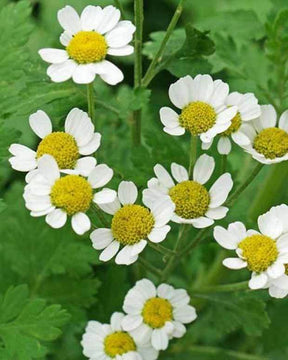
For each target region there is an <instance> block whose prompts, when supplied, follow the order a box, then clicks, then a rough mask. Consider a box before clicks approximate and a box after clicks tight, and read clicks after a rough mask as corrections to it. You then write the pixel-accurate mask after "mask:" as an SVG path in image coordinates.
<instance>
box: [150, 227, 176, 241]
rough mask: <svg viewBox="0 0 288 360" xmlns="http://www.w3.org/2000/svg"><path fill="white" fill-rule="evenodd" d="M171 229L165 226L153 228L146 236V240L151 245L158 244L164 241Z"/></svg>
mask: <svg viewBox="0 0 288 360" xmlns="http://www.w3.org/2000/svg"><path fill="white" fill-rule="evenodd" d="M170 229H171V227H170V226H169V225H165V226H163V227H159V228H154V229H153V230H152V231H151V233H150V234H149V235H148V239H149V240H150V241H152V242H153V243H160V242H162V241H163V240H165V239H166V236H167V234H168V232H169V231H170Z"/></svg>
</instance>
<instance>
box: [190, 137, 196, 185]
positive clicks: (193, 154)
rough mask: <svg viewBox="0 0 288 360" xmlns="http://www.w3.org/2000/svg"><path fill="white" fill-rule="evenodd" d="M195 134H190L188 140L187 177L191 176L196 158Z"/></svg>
mask: <svg viewBox="0 0 288 360" xmlns="http://www.w3.org/2000/svg"><path fill="white" fill-rule="evenodd" d="M197 139H198V138H197V136H194V135H192V134H191V141H190V161H189V179H191V177H192V173H193V168H194V165H195V162H196V158H197Z"/></svg>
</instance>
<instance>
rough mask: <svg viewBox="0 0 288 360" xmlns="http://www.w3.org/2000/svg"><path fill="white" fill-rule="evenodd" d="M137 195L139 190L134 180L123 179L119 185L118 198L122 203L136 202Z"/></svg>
mask: <svg viewBox="0 0 288 360" xmlns="http://www.w3.org/2000/svg"><path fill="white" fill-rule="evenodd" d="M137 196H138V190H137V187H136V185H135V184H134V183H133V182H132V181H121V183H120V185H119V187H118V198H119V200H120V203H121V204H122V205H126V204H134V203H135V201H136V200H137Z"/></svg>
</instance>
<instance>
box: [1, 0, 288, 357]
mask: <svg viewBox="0 0 288 360" xmlns="http://www.w3.org/2000/svg"><path fill="white" fill-rule="evenodd" d="M120 1H121V0H120ZM111 2H112V0H103V1H100V0H99V1H97V2H94V1H91V0H69V1H66V0H42V1H37V0H30V1H29V0H21V1H15V2H14V1H9V0H0V44H1V46H0V159H1V164H0V186H1V197H2V198H3V200H1V202H0V210H1V214H0V239H1V240H0V358H1V359H3V360H12V359H13V360H31V359H41V360H44V359H47V360H60V359H61V360H68V359H69V360H76V359H77V360H78V359H84V357H83V356H82V354H81V347H80V338H81V335H82V333H83V329H84V327H85V324H86V322H87V320H89V319H95V320H99V321H108V320H109V317H110V315H111V313H112V312H113V311H119V310H121V306H122V302H123V299H124V296H125V293H126V291H127V290H128V289H129V288H130V287H131V286H132V285H133V284H134V282H135V280H136V279H137V278H139V276H143V275H145V274H144V273H143V269H141V268H139V267H138V266H137V265H133V266H132V267H129V268H127V267H120V266H115V265H113V264H100V263H99V262H98V260H97V259H98V254H97V253H96V252H95V251H94V250H93V249H92V247H91V245H90V240H89V236H88V234H87V235H86V236H84V237H81V238H80V237H78V236H76V235H75V234H73V233H72V231H71V229H70V227H69V226H66V227H65V228H64V229H62V230H52V229H50V228H48V226H47V225H45V223H44V220H43V219H35V218H31V217H30V215H29V213H28V211H27V210H26V209H25V208H24V203H23V199H22V191H23V186H24V176H23V174H21V173H17V172H15V171H12V170H11V169H10V167H9V164H8V161H7V158H8V157H9V155H8V151H7V148H8V146H9V145H10V144H11V143H12V142H20V143H25V144H27V145H30V146H35V145H36V139H35V138H34V137H33V134H32V132H31V131H30V129H29V126H28V116H29V115H30V114H31V113H33V112H34V111H36V110H38V109H43V110H45V111H46V112H47V113H48V114H49V115H50V116H51V118H52V119H53V122H54V126H55V128H56V129H57V128H61V126H62V125H63V122H64V120H65V116H66V114H67V113H68V111H69V110H70V109H71V108H72V107H75V106H77V107H80V108H82V109H84V110H86V106H87V105H86V89H85V87H82V86H80V87H79V86H77V87H76V86H75V85H73V84H72V82H68V83H65V84H52V83H50V82H49V80H48V78H47V76H46V67H47V66H46V64H44V63H43V62H42V61H41V60H40V58H39V56H38V54H37V50H38V49H40V48H42V47H50V46H51V47H60V44H59V42H58V37H59V35H60V31H61V28H60V26H59V24H58V23H57V20H56V12H57V10H58V9H59V8H61V7H63V6H64V5H66V4H70V5H72V6H74V7H75V8H76V9H78V10H79V11H80V10H81V9H82V8H83V7H84V6H85V5H88V4H92V3H93V4H94V3H95V4H96V3H97V4H98V5H108V4H110V3H111ZM121 3H122V4H123V6H124V9H125V12H126V16H127V17H128V18H131V19H132V18H133V14H132V9H133V4H132V1H131V0H122V1H121ZM177 3H178V2H177V0H161V1H153V0H145V15H146V19H145V23H144V24H145V25H144V39H145V42H146V43H145V46H144V50H143V53H144V55H145V60H144V61H145V63H144V66H145V68H146V67H147V65H148V64H149V59H151V58H152V57H153V54H155V49H156V50H157V46H159V44H160V41H161V39H162V37H163V34H164V33H163V32H161V31H163V30H165V28H166V27H167V25H168V23H169V21H170V18H171V16H172V15H173V12H174V10H175V7H176V6H177ZM287 24H288V3H287V1H286V0H242V1H237V0H219V1H212V0H186V2H185V6H184V12H183V15H182V17H181V19H180V21H179V23H178V27H177V30H176V31H175V32H174V33H173V36H172V37H171V40H170V41H169V43H168V46H167V50H166V52H165V55H164V57H163V61H162V63H161V69H163V71H162V72H161V73H160V74H159V75H157V77H156V79H154V80H153V81H152V82H151V84H150V85H149V90H147V89H146V90H141V91H137V92H134V91H133V89H132V87H131V86H132V85H133V56H131V57H129V58H123V59H120V60H118V59H117V61H118V63H119V66H121V67H122V68H123V70H124V73H125V83H123V84H122V85H120V86H117V87H115V88H111V87H107V86H106V85H105V84H104V83H102V82H100V81H99V82H98V81H96V83H95V91H96V94H97V101H96V105H97V111H96V114H97V116H96V118H97V128H98V130H99V131H100V132H101V133H102V134H103V138H102V146H101V148H100V150H99V151H98V153H97V159H98V160H99V161H100V162H101V161H105V162H106V163H107V164H109V165H110V166H111V167H113V168H114V169H115V179H114V180H113V184H112V185H113V186H115V187H116V186H117V184H118V183H119V181H120V180H121V179H123V178H125V179H126V180H133V181H135V182H136V183H137V184H138V186H139V188H143V187H144V186H145V184H146V181H147V179H149V178H150V177H151V176H152V171H153V170H152V169H153V166H154V165H155V164H156V163H157V162H160V163H162V164H163V165H165V166H168V165H170V163H171V162H172V161H176V162H178V163H181V164H183V165H188V161H189V159H188V143H189V141H188V138H185V137H184V138H183V137H181V138H174V137H171V136H169V135H167V134H164V133H163V131H162V126H161V124H160V121H159V116H158V111H159V108H160V107H161V106H163V105H165V104H168V103H169V100H168V94H167V90H168V86H169V84H170V83H171V82H173V81H175V77H180V76H183V75H186V74H190V75H192V76H194V75H196V74H197V73H206V72H208V73H211V74H212V75H213V76H214V77H216V78H217V77H219V78H221V79H223V80H225V81H227V82H228V83H229V84H230V87H231V90H238V91H242V92H247V91H253V92H255V94H256V96H257V97H258V98H259V100H260V102H261V103H269V102H270V103H271V102H272V103H273V104H274V105H275V106H276V108H277V111H278V112H279V113H280V112H281V111H283V110H284V109H286V108H287V107H288V101H287V95H288V92H287V79H288V77H287V76H288V75H287V59H288V31H287V30H288V25H287ZM185 26H186V32H185V30H184V27H185ZM196 29H197V30H196ZM159 31H160V32H159ZM107 99H109V101H107ZM140 108H141V109H142V110H143V145H142V146H140V147H138V148H136V149H133V151H131V149H132V147H131V140H130V132H131V129H130V127H131V113H132V111H134V110H137V109H140ZM210 153H211V154H213V155H214V156H216V157H217V155H215V154H216V151H215V147H213V148H212V149H211V150H210ZM217 159H218V164H220V161H219V160H220V159H219V157H217ZM253 163H254V161H253V160H252V159H250V158H249V156H247V155H245V154H244V153H243V152H242V151H241V150H240V149H238V148H236V147H234V149H233V153H232V154H231V156H229V159H228V166H229V170H230V171H231V172H232V173H233V176H234V180H235V181H236V182H237V183H238V182H240V181H241V180H242V179H244V178H245V177H246V176H247V174H248V173H249V172H250V169H251V167H252V166H253ZM217 172H218V174H219V172H220V165H219V166H218V168H217V170H216V173H217ZM215 175H217V174H215ZM287 175H288V166H287V165H286V164H284V165H283V164H281V165H277V166H270V167H268V168H267V167H266V168H265V169H264V171H262V172H261V174H260V176H259V178H258V179H257V181H255V183H253V185H251V186H250V187H249V188H248V189H247V190H246V191H245V193H243V195H242V197H241V199H239V200H238V201H237V202H236V203H235V205H234V207H233V209H231V211H230V212H229V216H228V217H227V218H226V219H225V220H224V221H222V223H223V224H225V225H226V224H228V223H229V222H231V221H233V220H242V221H244V222H245V223H246V224H247V225H248V226H256V224H255V219H256V218H257V216H258V215H259V214H261V213H263V212H264V211H266V210H267V209H268V208H269V207H270V206H272V205H276V204H279V203H282V202H286V203H288V194H287ZM95 221H96V220H95ZM176 230H177V229H176V226H175V228H173V232H172V233H171V235H170V236H169V240H168V241H167V244H168V245H169V246H173V242H174V241H175V237H176ZM196 233H197V232H196V231H194V232H193V231H192V232H191V233H190V234H189V237H188V239H187V242H189V240H193V237H194V236H195V234H196ZM224 256H225V251H223V250H221V249H220V248H219V246H217V245H216V244H215V243H214V242H213V240H212V238H211V236H210V235H209V236H208V237H207V239H205V241H204V242H203V244H201V245H200V246H199V247H198V248H197V249H196V250H195V251H194V252H193V253H192V254H191V255H190V256H189V257H188V258H187V259H186V260H185V261H182V262H181V264H180V266H179V267H178V268H177V272H174V273H173V274H172V275H171V277H170V279H169V282H171V283H172V284H174V285H175V286H182V287H185V288H187V289H191V293H192V294H194V297H193V298H192V302H193V303H194V305H195V306H196V307H197V309H198V314H199V318H198V319H197V321H196V322H195V323H194V324H193V325H191V326H190V327H189V332H188V334H187V335H186V336H185V337H184V338H183V339H181V340H177V341H175V342H173V343H172V345H171V346H170V348H169V351H168V352H166V353H165V354H162V355H161V359H162V358H163V359H164V358H165V359H166V360H167V359H168V360H173V359H183V360H186V359H187V360H188V359H191V358H192V357H193V358H194V359H219V358H221V359H224V360H225V359H228V360H229V359H232V360H233V359H247V360H249V359H250V360H253V359H254V360H257V359H259V360H260V359H273V360H274V359H275V360H282V359H283V360H284V359H287V356H288V332H287V316H288V307H287V300H285V299H284V300H282V301H276V300H272V299H271V298H269V297H268V296H267V294H266V292H265V291H263V292H261V291H259V292H257V293H251V292H249V291H244V292H243V291H242V292H241V293H237V292H236V293H233V294H232V293H223V294H221V293H218V294H217V293H209V294H203V293H201V291H200V290H201V287H203V286H204V285H211V284H222V283H229V282H237V281H242V280H245V279H247V278H248V272H246V271H245V270H242V271H240V272H235V273H234V272H232V271H229V270H225V269H224V268H223V267H222V265H221V260H222V258H223V257H224ZM145 257H146V258H147V259H149V260H151V261H152V262H153V263H154V265H156V266H157V267H159V268H162V267H163V265H164V263H163V259H162V258H161V256H159V255H156V254H155V253H153V252H151V251H150V250H146V251H145ZM164 260H165V259H164ZM149 277H150V278H151V279H153V276H152V277H151V276H150V275H149ZM199 289H200V290H199ZM249 354H250V355H249Z"/></svg>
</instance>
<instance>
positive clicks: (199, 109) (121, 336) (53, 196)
mask: <svg viewBox="0 0 288 360" xmlns="http://www.w3.org/2000/svg"><path fill="white" fill-rule="evenodd" d="M58 20H59V23H60V25H61V26H62V27H63V29H64V32H63V33H62V35H61V37H60V42H61V44H62V45H63V46H65V50H60V49H42V50H40V52H39V53H40V56H41V57H42V59H43V60H45V61H46V62H49V63H51V65H50V66H49V68H48V70H47V74H48V75H49V77H50V78H51V80H52V81H55V82H62V81H66V80H68V79H70V78H72V79H73V81H74V82H76V83H81V84H90V83H92V82H93V80H94V79H95V76H96V75H99V76H100V78H101V79H103V80H104V81H105V82H107V83H108V84H110V85H115V84H117V83H119V82H120V81H122V80H123V74H122V72H121V71H120V70H119V69H118V68H117V67H116V66H115V65H113V64H112V63H111V62H110V61H108V60H107V59H106V57H107V56H110V55H111V56H124V55H129V54H131V53H133V47H132V46H131V45H129V43H130V42H131V40H132V36H133V33H134V31H135V26H134V25H133V24H132V23H131V22H130V21H120V11H119V10H117V9H116V8H114V7H113V6H107V7H105V8H103V9H102V8H101V7H99V6H87V7H86V8H85V9H84V10H83V12H82V14H81V16H79V15H78V14H77V13H76V11H75V10H74V9H73V8H72V7H70V6H66V7H65V8H64V9H61V10H60V11H59V12H58ZM169 97H170V100H171V102H172V103H173V105H174V106H176V107H177V108H178V109H180V110H181V113H180V114H177V113H176V112H175V111H174V110H173V109H171V108H168V107H163V108H161V110H160V118H161V122H162V123H163V125H164V131H165V132H166V133H168V134H170V135H175V136H179V135H183V134H184V133H185V131H186V130H187V131H188V132H190V133H191V136H192V137H199V138H200V139H201V141H202V150H208V149H209V148H210V147H211V145H212V143H213V140H214V138H215V137H216V136H219V141H218V144H217V148H218V151H219V153H220V154H222V155H227V154H229V153H230V151H231V148H232V145H231V141H230V137H231V138H232V140H233V141H234V142H235V143H236V144H238V145H240V146H241V147H242V148H243V149H244V150H245V151H246V152H248V153H249V154H251V155H252V157H253V158H254V159H255V160H257V161H258V162H260V163H263V164H272V163H276V162H281V161H284V160H288V111H285V112H284V113H283V114H282V115H281V117H280V119H279V123H278V124H277V116H276V111H275V109H274V108H273V107H272V106H271V105H263V106H260V105H259V104H258V100H257V99H256V97H255V96H254V95H253V94H251V93H247V94H240V93H237V92H232V93H229V86H228V85H227V84H226V83H224V82H223V81H221V80H213V79H212V77H211V76H210V75H197V76H196V77H195V78H194V79H193V78H192V77H191V76H185V77H183V78H181V79H179V80H177V81H176V82H175V83H174V84H172V85H171V86H170V88H169ZM29 124H30V127H31V128H32V130H33V131H34V133H35V134H36V135H37V136H38V137H39V138H40V141H39V143H38V145H37V148H35V149H30V148H28V147H26V146H24V145H20V144H12V145H11V146H10V149H9V150H10V153H11V154H12V157H11V158H10V163H11V166H12V167H13V168H14V169H15V170H18V171H22V172H26V173H27V174H26V186H25V189H24V195H23V196H24V199H25V205H26V207H27V208H28V209H29V210H30V212H31V216H34V217H40V216H45V220H46V222H47V224H49V225H50V226H51V227H53V228H61V227H63V226H64V225H65V223H66V222H67V218H68V217H71V225H72V228H73V229H74V231H75V232H76V233H77V234H79V235H82V234H84V233H85V232H87V231H89V230H90V229H91V227H92V225H91V220H90V217H89V215H90V209H92V208H93V207H94V209H95V210H97V211H98V212H99V211H100V212H101V211H103V212H105V213H106V214H108V215H111V216H112V217H111V224H110V225H108V226H107V225H106V224H104V226H106V227H105V228H96V229H94V230H93V231H92V233H91V234H90V238H91V241H92V245H93V248H95V249H96V250H101V253H100V260H101V261H108V260H110V259H112V258H113V257H114V256H116V257H115V262H116V263H117V264H123V265H131V264H132V263H134V262H135V261H137V259H138V257H139V254H140V253H141V252H142V251H143V250H144V248H145V247H146V245H147V244H148V242H151V243H160V242H162V241H164V240H165V239H166V236H167V234H168V233H169V231H170V225H168V223H169V222H170V221H171V222H174V223H180V224H188V225H190V226H193V227H195V228H206V227H209V226H211V225H213V224H214V222H215V221H216V220H220V219H223V218H224V217H225V216H226V215H227V213H228V210H229V209H228V207H227V206H225V203H226V200H227V198H228V196H229V193H230V191H231V189H232V187H233V180H232V177H231V175H230V174H229V173H228V172H225V173H223V174H221V176H220V177H219V178H218V179H217V180H216V181H215V182H214V184H213V185H212V186H210V185H209V186H207V183H208V181H209V180H210V178H211V176H212V174H213V171H214V168H215V161H214V159H213V157H211V156H208V155H206V154H202V155H201V156H199V157H198V159H196V162H195V164H194V166H191V168H190V169H189V171H187V170H186V168H185V167H183V166H182V165H180V164H176V163H172V164H171V174H172V176H171V175H170V173H169V172H168V171H167V170H166V169H165V168H164V167H163V166H162V165H160V164H156V165H155V167H154V173H155V177H153V178H152V179H150V180H149V181H148V183H147V188H146V189H144V191H143V196H142V202H143V205H142V204H141V205H140V204H138V203H137V198H138V189H137V187H136V185H135V184H134V183H133V182H131V181H122V182H121V183H120V184H119V187H118V191H117V192H116V191H115V190H112V189H108V188H103V187H104V186H106V184H107V183H108V182H109V181H110V180H111V179H112V177H113V170H112V169H111V168H110V167H108V166H107V165H106V164H99V165H98V164H97V162H96V159H95V157H94V156H93V154H94V153H95V152H96V151H97V150H98V148H99V146H100V140H101V135H100V134H99V133H98V132H95V128H94V124H93V122H92V120H91V119H90V117H89V116H88V114H87V113H86V112H84V111H82V110H80V109H77V108H74V109H72V110H71V111H70V112H69V114H68V116H67V118H66V121H65V126H64V127H65V130H64V131H55V132H53V131H52V122H51V120H50V119H49V117H48V115H47V114H46V113H45V112H44V111H42V110H39V111H37V112H36V113H35V114H32V115H31V116H30V118H29ZM191 165H193V164H191ZM100 189H101V190H100ZM287 218H288V206H286V205H281V206H276V207H273V208H272V209H271V210H270V211H268V212H267V213H266V214H264V215H262V216H260V217H259V219H258V225H259V230H260V232H257V231H255V230H246V228H245V225H244V224H242V223H240V222H234V223H232V224H230V225H229V227H228V230H226V229H224V228H223V227H220V226H216V227H215V228H214V237H215V239H216V241H217V242H218V243H219V244H220V245H221V246H223V247H224V248H226V249H229V250H236V253H237V255H238V258H228V259H225V260H224V265H225V266H227V267H229V268H231V269H241V268H244V267H247V268H248V269H249V270H251V271H252V277H251V280H250V281H249V286H250V288H251V289H260V288H269V293H270V295H271V296H273V297H284V296H286V295H287V294H288V265H287V264H288V225H287V220H286V219H287ZM105 219H106V218H105ZM189 301H190V298H189V296H188V294H187V292H186V290H182V289H181V290H175V289H174V288H173V287H172V286H170V285H167V284H161V285H160V286H158V287H157V288H156V287H155V286H154V284H153V283H152V282H151V281H149V280H147V279H143V280H141V281H138V282H137V283H136V285H135V287H134V288H132V289H131V290H130V291H129V292H128V294H127V296H126V298H125V301H124V306H123V310H124V312H125V314H123V313H114V314H113V315H112V317H111V323H110V324H100V323H99V322H96V321H91V322H89V324H88V326H87V328H86V333H85V335H84V336H83V340H82V345H83V348H84V354H85V355H86V356H87V357H89V358H90V359H91V360H96V359H97V360H108V359H117V360H141V359H142V360H153V359H157V358H158V352H159V351H160V350H165V349H167V346H168V342H169V340H170V339H172V338H179V337H181V336H183V335H184V333H185V331H186V328H185V326H184V325H183V324H188V323H190V322H192V321H193V320H195V319H196V312H195V309H194V308H193V307H191V306H190V305H188V304H189Z"/></svg>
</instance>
